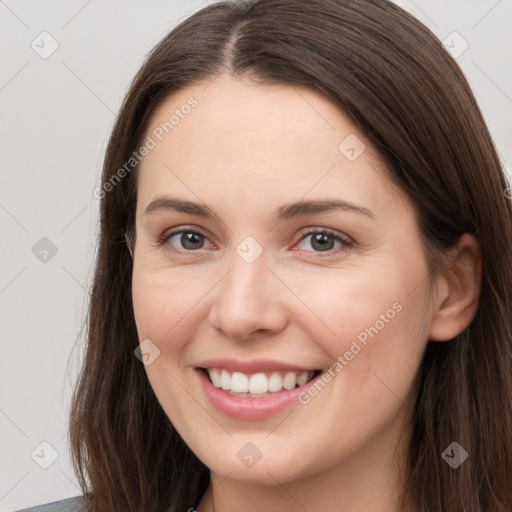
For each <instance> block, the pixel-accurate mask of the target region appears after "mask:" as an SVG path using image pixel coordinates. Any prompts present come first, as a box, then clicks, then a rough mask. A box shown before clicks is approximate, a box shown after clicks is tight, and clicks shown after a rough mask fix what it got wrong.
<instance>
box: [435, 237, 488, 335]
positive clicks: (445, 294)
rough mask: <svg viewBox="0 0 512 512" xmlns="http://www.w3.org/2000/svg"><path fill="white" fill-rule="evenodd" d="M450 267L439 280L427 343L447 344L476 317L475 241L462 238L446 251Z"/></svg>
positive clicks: (478, 264)
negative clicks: (448, 251)
mask: <svg viewBox="0 0 512 512" xmlns="http://www.w3.org/2000/svg"><path fill="white" fill-rule="evenodd" d="M449 257H450V261H451V263H450V265H449V266H448V268H447V269H446V270H445V271H444V272H443V274H442V275H440V276H439V279H440V280H441V283H440V286H439V287H438V295H437V298H436V301H437V302H436V304H435V311H434V313H433V317H432V321H431V324H430V331H429V339H430V340H432V341H448V340H451V339H453V338H454V337H455V336H457V335H458V334H460V333H461V332H462V331H463V330H464V329H466V327H468V326H469V325H470V324H471V322H472V321H473V319H474V318H475V316H476V313H477V311H478V305H479V298H480V290H481V283H482V253H481V250H480V245H479V243H478V240H477V239H476V238H475V237H474V236H473V235H470V234H469V233H465V234H463V235H462V236H461V237H460V238H459V241H458V242H457V244H456V246H455V247H454V248H453V249H452V250H451V251H450V255H449Z"/></svg>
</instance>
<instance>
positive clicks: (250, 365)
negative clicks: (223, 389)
mask: <svg viewBox="0 0 512 512" xmlns="http://www.w3.org/2000/svg"><path fill="white" fill-rule="evenodd" d="M197 368H223V369H225V370H228V371H231V372H241V373H248V374H252V373H258V372H272V371H283V370H285V371H290V372H307V371H315V370H317V369H318V368H307V367H305V366H297V365H294V364H290V363H285V362H282V361H276V360H272V359H252V360H250V361H243V360H241V359H227V358H223V359H208V360H207V361H202V362H200V363H198V364H197Z"/></svg>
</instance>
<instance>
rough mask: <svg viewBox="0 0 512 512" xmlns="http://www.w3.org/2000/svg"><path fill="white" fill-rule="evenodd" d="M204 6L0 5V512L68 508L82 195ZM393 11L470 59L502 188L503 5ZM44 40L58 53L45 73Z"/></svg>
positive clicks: (508, 7) (511, 96)
mask: <svg viewBox="0 0 512 512" xmlns="http://www.w3.org/2000/svg"><path fill="white" fill-rule="evenodd" d="M207 3H213V2H212V1H209V2H206V1H184V0H182V1H178V0H174V1H172V0H165V1H164V0H151V1H145V2H142V1H133V0H122V1H121V0H118V1H113V0H109V1H106V0H103V1H101V2H100V1H98V0H89V1H86V0H73V1H69V0H68V1H66V2H64V1H60V2H57V1H51V2H50V1H40V0H32V1H19V0H18V1H15V0H5V1H3V0H0V41H1V43H0V44H1V48H2V49H3V53H2V55H3V59H2V64H1V66H0V112H1V120H2V122H1V125H0V130H1V132H0V141H1V153H0V154H1V160H0V162H1V180H2V181H1V188H0V225H1V234H2V242H1V243H2V251H1V256H0V257H1V259H0V308H1V317H0V340H1V348H2V354H1V355H2V357H1V358H0V434H1V436H0V512H8V511H13V510H17V509H19V508H23V507H27V506H30V505H35V504H38V503H46V502H50V501H54V500H58V499H62V498H66V497H70V496H74V495H77V494H80V489H79V488H78V487H77V485H76V479H75V476H74V474H73V471H72V469H71V465H70V461H69V457H68V452H67V451H68V445H67V435H66V431H67V414H68V409H69V399H70V395H71V390H72V384H73V383H74V381H75V377H76V374H77V368H78V365H79V361H80V350H78V349H75V351H74V352H73V353H72V349H73V346H74V344H75V340H76V338H77V336H78V334H79V329H80V327H81V325H82V324H83V321H84V318H85V311H86V305H87V300H88V297H89V294H88V291H87V290H88V288H89V285H90V280H91V269H92V263H93V256H94V252H95V244H96V234H97V223H98V201H97V200H96V199H95V198H94V197H93V195H92V192H93V189H94V188H95V187H96V186H97V185H98V184H99V178H100V170H101V164H102V159H103V154H104V150H105V147H106V143H107V140H108V136H109V134H110V130H111V128H112V125H113V121H114V119H115V115H116V113H117V111H118V109H119V106H120V104H121V101H122V98H123V95H124V94H125V92H126V90H127V87H128V85H129V82H130V80H131V78H132V77H133V75H134V74H135V72H136V71H137V69H138V68H139V66H140V64H141V60H142V58H143V57H144V56H145V54H146V53H147V52H148V51H149V50H150V49H151V48H152V47H153V46H154V45H155V44H156V42H157V41H159V40H160V39H161V38H162V37H163V36H164V35H165V34H166V33H167V32H169V31H170V30H171V29H172V27H174V26H175V25H176V24H177V23H178V22H179V21H181V20H182V19H184V18H185V17H186V16H188V15H189V14H191V13H192V12H195V11H196V10H198V9H199V8H200V7H202V6H204V5H206V4H207ZM397 3H398V4H399V5H401V6H402V7H404V8H405V9H407V10H409V11H410V12H411V13H412V14H414V15H415V16H416V17H418V18H419V19H420V20H421V21H422V22H423V23H425V24H426V25H427V26H428V27H429V28H431V29H432V30H433V31H434V32H435V33H436V35H437V36H438V37H439V38H440V39H441V40H445V39H446V38H447V37H448V39H447V42H448V44H449V45H450V46H452V47H453V51H457V52H460V51H461V50H462V49H464V47H465V44H466V43H465V42H464V41H466V42H467V44H468V45H469V46H468V48H467V50H466V51H464V53H462V54H461V55H460V56H459V57H458V59H457V60H458V62H459V63H460V65H461V67H462V68H463V70H464V72H465V73H466V75H467V77H468V79H469V81H470V83H471V85H472V87H473V89H474V91H475V93H476V96H477V99H478V101H479V103H480V106H481V108H482V110H483V113H484V116H485V117H486V119H487V122H488V125H489V128H490V130H491V133H492V135H493V137H494V139H495V142H496V144H497V146H498V150H499V152H500V155H501V156H502V159H503V160H504V162H506V163H507V168H508V172H509V174H510V172H511V168H510V162H512V141H511V138H510V135H511V126H512V121H511V120H512V59H511V57H510V48H512V32H511V31H510V26H511V22H512V0H499V1H497V0H471V1H468V0H457V1H455V0H452V1H449V0H437V1H432V0H415V1H413V0H400V1H398V0H397ZM44 31H46V32H48V33H49V34H50V35H51V38H53V39H54V40H55V41H56V42H57V43H58V48H57V50H56V51H55V52H54V53H53V54H52V55H50V56H49V57H47V58H45V59H44V58H42V57H41V56H40V54H41V53H43V54H44V52H49V50H51V44H52V39H51V38H50V37H49V36H45V35H43V36H40V34H41V33H42V32H44ZM454 31H455V32H458V34H460V36H459V35H457V34H456V35H453V32H454ZM32 44H33V45H34V47H35V49H36V50H37V51H36V50H35V49H33V48H32V47H31V45H32ZM53 44H55V43H53ZM37 52H39V53H37ZM43 237H46V238H48V239H49V240H50V241H51V244H53V245H54V246H55V248H56V250H57V252H56V254H54V255H52V252H51V248H49V244H48V242H47V241H43V242H40V240H41V239H42V238H43ZM38 243H39V245H36V244H38ZM34 246H36V249H34V251H33V247H34ZM45 250H49V252H48V253H45V252H44V251H45ZM34 252H35V253H36V254H34ZM41 259H43V260H44V259H46V261H41ZM68 359H69V366H68ZM43 442H45V443H49V445H48V444H43V445H41V443H43ZM31 454H33V455H32V456H31ZM54 454H55V455H57V454H58V456H57V458H56V459H55V461H54V462H53V463H52V464H51V465H50V466H49V467H48V468H47V469H43V468H42V467H40V465H41V464H42V465H45V464H49V463H50V462H52V460H53V457H54ZM32 457H33V458H32Z"/></svg>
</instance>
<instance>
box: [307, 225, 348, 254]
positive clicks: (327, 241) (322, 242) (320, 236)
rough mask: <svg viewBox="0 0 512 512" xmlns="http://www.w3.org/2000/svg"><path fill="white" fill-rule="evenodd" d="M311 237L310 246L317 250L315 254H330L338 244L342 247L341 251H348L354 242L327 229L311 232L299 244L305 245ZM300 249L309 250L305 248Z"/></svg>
mask: <svg viewBox="0 0 512 512" xmlns="http://www.w3.org/2000/svg"><path fill="white" fill-rule="evenodd" d="M309 237H312V238H311V240H310V242H309V243H308V245H309V246H310V247H313V249H315V251H314V252H330V251H331V250H332V249H333V248H334V246H335V244H336V242H337V243H338V244H339V246H340V245H341V250H344V249H348V248H350V247H352V245H353V242H352V241H351V240H349V239H348V238H345V237H343V236H341V235H340V234H338V233H337V232H336V231H331V230H330V229H325V228H324V229H314V230H310V231H308V232H307V233H305V234H303V235H302V236H301V238H300V241H299V244H301V243H303V242H304V241H305V240H306V239H307V238H309ZM339 246H338V247H339ZM300 249H302V250H307V249H304V248H303V247H302V248H300ZM335 252H337V251H335Z"/></svg>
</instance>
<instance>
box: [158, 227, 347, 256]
mask: <svg viewBox="0 0 512 512" xmlns="http://www.w3.org/2000/svg"><path fill="white" fill-rule="evenodd" d="M182 233H195V234H197V235H200V236H203V237H204V238H205V239H206V240H208V241H209V242H210V243H211V244H213V245H216V244H215V243H214V242H212V241H211V240H210V238H209V236H208V235H206V234H205V233H203V232H202V230H201V229H196V228H193V227H187V226H183V227H180V228H177V229H175V230H171V231H170V232H166V233H165V234H164V235H162V236H161V237H160V239H159V245H164V244H165V243H166V242H167V241H169V239H171V238H172V237H174V236H176V235H179V234H182ZM316 234H327V235H330V236H332V237H333V238H334V239H335V240H337V241H339V242H340V243H341V244H342V245H343V249H341V251H343V250H347V249H350V248H351V247H352V246H353V245H354V242H353V240H352V239H351V238H350V237H348V236H347V235H344V234H342V233H340V232H338V231H336V230H334V229H331V228H320V227H309V228H304V231H303V232H302V233H301V234H300V235H298V240H297V241H296V242H294V246H295V245H297V244H299V243H300V242H302V241H303V240H304V239H305V238H307V237H308V236H311V235H316ZM171 250H172V251H173V252H177V253H188V254H195V253H198V252H200V251H202V250H204V249H203V248H201V249H197V250H189V251H187V250H179V249H174V248H173V249H171ZM341 251H340V250H338V251H332V250H330V251H326V252H325V254H324V256H330V255H333V254H337V253H339V252H341ZM304 252H312V253H313V254H318V255H322V251H304Z"/></svg>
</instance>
